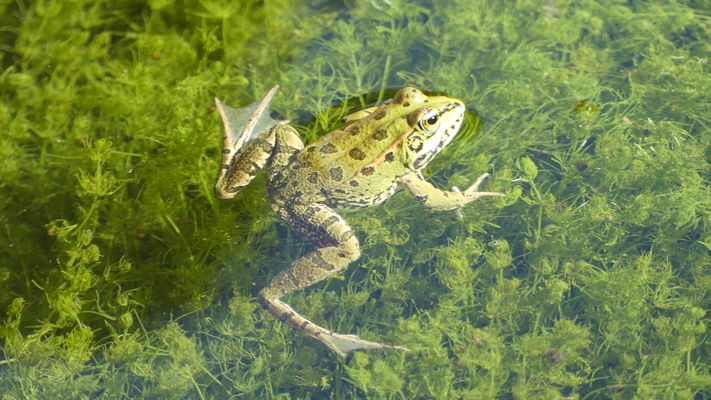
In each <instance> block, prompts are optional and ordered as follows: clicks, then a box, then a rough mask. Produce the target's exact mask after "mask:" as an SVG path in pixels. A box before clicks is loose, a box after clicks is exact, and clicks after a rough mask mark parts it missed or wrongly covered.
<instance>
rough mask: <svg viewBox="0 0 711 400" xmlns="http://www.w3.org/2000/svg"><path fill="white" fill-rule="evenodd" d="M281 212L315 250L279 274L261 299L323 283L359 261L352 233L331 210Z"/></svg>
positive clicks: (309, 208)
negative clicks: (308, 240)
mask: <svg viewBox="0 0 711 400" xmlns="http://www.w3.org/2000/svg"><path fill="white" fill-rule="evenodd" d="M286 207H287V209H286V210H283V211H284V213H285V214H287V215H288V218H285V220H286V221H287V222H288V223H289V225H290V226H291V227H292V228H293V229H294V230H296V231H297V232H299V233H300V234H302V235H303V236H305V237H307V238H309V239H310V240H311V241H312V242H313V243H314V244H315V245H316V246H318V249H316V250H314V251H312V252H311V253H309V254H307V255H305V256H303V257H301V258H300V259H298V260H296V261H295V262H294V263H293V264H292V265H291V266H290V267H289V268H287V269H285V270H283V271H281V272H280V273H279V274H277V275H276V276H275V277H274V279H272V281H271V282H270V283H269V286H267V287H265V288H264V289H263V290H262V291H261V293H260V295H261V296H263V297H264V298H268V299H276V298H279V297H281V296H283V295H285V294H287V293H290V292H293V291H295V290H298V289H303V288H305V287H307V286H310V285H313V284H314V283H316V282H319V281H321V280H324V279H326V278H328V277H329V276H331V275H334V274H336V273H338V272H340V271H342V270H343V269H345V268H346V267H347V266H348V264H350V263H351V262H353V261H355V260H357V259H358V258H359V257H360V248H359V245H358V239H357V238H356V237H355V235H354V234H353V230H352V229H351V227H350V226H348V224H347V223H346V221H344V220H343V218H341V216H340V215H338V214H337V213H336V212H335V211H333V210H332V209H331V208H330V207H328V206H326V205H323V204H306V205H301V204H297V205H289V206H286Z"/></svg>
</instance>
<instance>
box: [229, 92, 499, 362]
mask: <svg viewBox="0 0 711 400" xmlns="http://www.w3.org/2000/svg"><path fill="white" fill-rule="evenodd" d="M276 91H277V87H274V88H273V89H272V90H270V91H269V92H268V93H267V95H266V96H265V97H264V98H263V99H262V100H261V101H259V102H257V103H254V104H252V105H251V106H248V107H245V108H243V109H234V108H231V107H229V106H227V105H225V104H224V103H222V102H221V101H219V100H217V99H215V101H216V104H217V109H218V111H219V112H220V114H221V116H222V121H223V123H224V129H225V133H224V136H223V141H224V150H223V163H222V168H221V171H220V174H219V177H218V179H217V184H216V195H217V197H219V198H223V199H229V198H232V197H234V196H235V194H236V193H237V192H239V191H240V190H241V189H242V188H244V187H245V186H247V185H248V184H249V182H250V181H251V180H252V179H253V178H254V177H255V175H257V173H258V172H259V171H260V170H262V169H263V168H265V167H266V173H267V180H266V186H267V195H268V199H269V204H270V205H271V208H272V209H273V210H274V211H275V212H276V213H277V214H278V215H279V217H281V219H282V220H284V221H285V222H286V223H287V224H288V225H289V226H291V228H292V229H294V230H295V231H296V232H298V233H299V234H301V235H302V236H304V237H306V238H308V239H309V240H310V241H311V242H313V243H314V245H315V246H316V249H315V250H314V251H312V252H310V253H309V254H306V255H305V256H303V257H301V258H299V259H298V260H296V261H295V262H294V263H293V264H291V266H289V267H288V268H287V269H285V270H283V271H281V272H280V273H278V274H277V275H276V276H275V277H274V278H273V279H272V281H271V282H270V283H269V285H268V286H266V287H265V288H263V289H262V290H261V291H260V292H259V295H258V298H259V302H260V304H261V305H262V307H264V309H266V310H267V311H268V312H269V313H271V314H272V315H274V316H275V317H276V318H278V319H280V320H282V321H283V322H285V323H287V324H289V325H290V326H291V327H293V328H294V329H296V330H298V331H301V332H303V333H305V334H307V335H309V336H311V337H312V338H314V339H316V340H318V341H320V342H322V343H323V344H324V345H326V346H327V347H328V348H330V349H331V350H333V351H334V352H336V353H337V354H338V355H340V356H341V357H345V356H346V355H347V354H348V353H350V352H352V351H354V350H368V349H397V350H407V349H406V348H405V347H402V346H397V345H391V344H384V343H377V342H371V341H367V340H363V339H361V338H359V337H358V336H355V335H347V334H340V333H335V332H333V331H331V330H329V329H327V328H324V327H321V326H319V325H317V324H316V323H314V322H311V321H309V320H308V319H306V318H305V317H304V316H302V315H301V314H299V313H298V312H297V311H295V310H294V309H293V308H291V306H289V305H288V304H287V303H285V302H284V301H283V300H281V299H282V297H284V296H285V295H287V294H289V293H291V292H294V291H296V290H300V289H304V288H306V287H308V286H311V285H313V284H315V283H317V282H320V281H322V280H324V279H326V278H328V277H331V276H333V275H335V274H338V273H339V272H341V271H343V270H344V269H345V268H346V267H347V266H348V265H349V264H350V263H352V262H354V261H356V260H357V259H358V258H359V257H360V249H359V244H358V239H357V238H356V236H355V234H354V233H353V229H352V228H351V227H350V226H349V225H348V223H347V222H346V221H345V220H344V219H343V217H342V216H341V214H340V212H341V211H343V210H354V209H361V208H365V207H370V206H373V205H377V204H380V203H382V202H383V201H384V200H385V199H387V198H388V197H390V196H392V195H393V194H394V193H395V192H396V191H398V190H399V189H403V188H405V189H407V190H409V191H410V193H412V194H413V195H414V197H415V199H416V200H417V201H419V202H420V203H422V204H424V205H425V206H426V207H427V208H429V209H432V210H454V211H456V212H459V209H460V208H461V207H462V206H464V205H466V204H468V203H470V202H472V201H474V200H476V199H478V198H480V197H484V196H502V194H501V193H496V192H480V191H478V188H479V186H480V184H481V183H482V181H483V180H484V179H485V178H486V177H487V176H488V174H483V175H481V176H480V177H479V178H478V179H477V180H476V181H475V182H474V184H472V185H471V186H470V187H469V188H468V189H466V190H464V191H460V190H458V189H457V188H456V187H454V188H452V190H451V191H443V190H440V189H437V188H436V187H434V186H433V185H432V184H430V183H429V182H427V181H426V180H425V179H424V178H423V176H422V169H423V168H425V166H427V164H428V163H429V162H430V161H432V159H433V158H434V157H435V156H436V155H437V154H438V153H439V152H440V151H442V149H444V148H445V146H447V144H449V142H451V141H452V139H453V138H454V137H455V136H456V134H457V132H458V131H459V127H460V125H461V123H462V121H463V118H464V110H465V107H464V103H463V102H461V101H460V100H457V99H453V98H450V97H445V96H427V95H425V94H424V93H423V92H421V91H420V90H418V89H415V88H412V87H406V88H404V89H401V90H399V91H398V92H397V94H395V97H394V98H393V99H392V100H389V101H386V102H384V103H383V104H380V105H378V106H375V107H370V108H367V109H364V110H361V111H358V112H355V113H353V114H351V115H349V116H347V117H346V118H345V123H344V125H343V126H342V127H341V128H339V129H336V130H335V131H333V132H330V133H329V134H327V135H325V136H323V137H321V138H319V139H318V140H316V141H315V142H313V143H311V144H309V145H308V146H304V143H303V142H302V141H301V139H300V138H299V134H298V133H297V131H296V130H295V129H294V128H293V127H292V126H290V125H289V124H288V122H287V121H274V120H272V119H271V118H270V117H269V112H268V107H269V103H270V101H271V99H272V97H273V96H274V95H275V94H276Z"/></svg>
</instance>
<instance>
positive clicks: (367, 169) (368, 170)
mask: <svg viewBox="0 0 711 400" xmlns="http://www.w3.org/2000/svg"><path fill="white" fill-rule="evenodd" d="M373 171H375V168H373V167H365V168H363V169H361V170H360V173H361V174H363V176H368V175H372V174H373Z"/></svg>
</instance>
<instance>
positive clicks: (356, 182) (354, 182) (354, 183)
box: [349, 179, 358, 187]
mask: <svg viewBox="0 0 711 400" xmlns="http://www.w3.org/2000/svg"><path fill="white" fill-rule="evenodd" d="M349 183H350V184H351V186H353V187H357V186H358V181H357V180H355V179H351V181H350V182H349Z"/></svg>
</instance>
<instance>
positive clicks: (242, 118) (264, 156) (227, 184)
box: [215, 86, 282, 199]
mask: <svg viewBox="0 0 711 400" xmlns="http://www.w3.org/2000/svg"><path fill="white" fill-rule="evenodd" d="M278 88H279V87H278V86H274V87H273V88H272V89H271V90H270V91H269V92H268V93H267V94H266V95H265V96H264V98H263V99H262V100H260V101H258V102H255V103H252V104H250V105H248V106H246V107H242V108H232V107H230V106H228V105H227V104H225V103H223V102H221V101H220V100H218V99H215V105H216V106H217V110H218V111H219V112H220V116H221V117H222V123H223V124H224V134H223V136H222V167H221V169H220V175H219V176H218V177H217V185H216V186H215V194H216V195H217V197H219V198H222V199H229V198H232V197H234V196H235V194H237V192H239V191H240V190H241V189H242V188H243V187H245V186H247V185H248V184H249V182H251V181H252V179H254V176H255V175H256V174H257V172H259V170H260V169H262V167H264V164H265V163H266V162H267V160H268V159H269V157H270V156H271V155H272V152H273V151H274V145H275V139H276V131H275V129H274V128H275V127H276V126H280V125H281V124H282V122H279V121H275V120H273V119H272V118H270V117H269V103H270V102H271V100H272V98H273V97H274V95H275V94H276V92H277V89H278Z"/></svg>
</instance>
